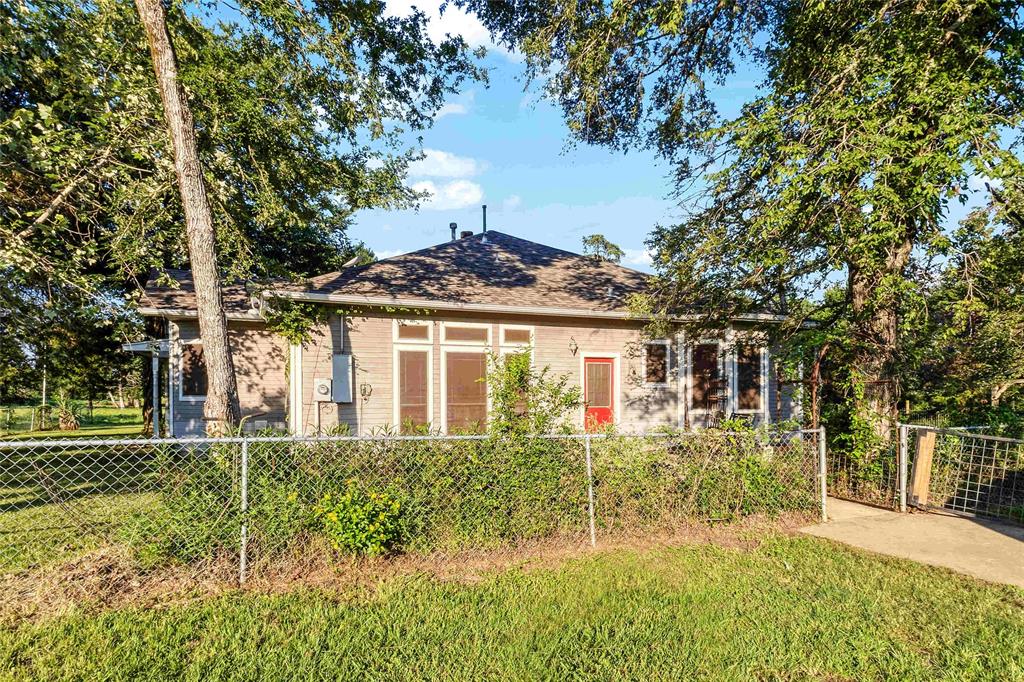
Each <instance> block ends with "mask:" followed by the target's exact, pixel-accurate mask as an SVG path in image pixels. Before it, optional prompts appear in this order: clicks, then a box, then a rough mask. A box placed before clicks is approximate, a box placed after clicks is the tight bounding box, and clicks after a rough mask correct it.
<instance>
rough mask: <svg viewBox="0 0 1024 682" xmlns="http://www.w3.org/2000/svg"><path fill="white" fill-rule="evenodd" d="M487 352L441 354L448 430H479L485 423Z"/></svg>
mask: <svg viewBox="0 0 1024 682" xmlns="http://www.w3.org/2000/svg"><path fill="white" fill-rule="evenodd" d="M486 380H487V356H486V355H485V354H484V353H480V352H455V351H449V352H447V353H446V355H445V419H446V422H447V423H446V426H447V427H448V433H480V432H483V431H484V429H485V428H486V426H487V383H486Z"/></svg>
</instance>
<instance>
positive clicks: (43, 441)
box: [0, 429, 820, 450]
mask: <svg viewBox="0 0 1024 682" xmlns="http://www.w3.org/2000/svg"><path fill="white" fill-rule="evenodd" d="M701 433H702V432H701V431H677V432H668V431H652V432H650V433H566V434H523V435H520V436H512V438H529V439H543V440H588V439H589V440H602V439H608V438H671V437H682V438H692V437H695V436H698V435H700V434H701ZM715 433H717V434H718V435H722V436H738V435H749V434H751V433H753V434H755V435H760V434H758V432H756V431H753V432H740V431H716V432H715ZM805 434H807V435H814V436H818V435H820V432H819V430H818V429H796V430H792V431H771V432H768V433H767V435H768V436H770V437H786V436H790V437H792V436H803V435H805ZM493 438H499V439H500V438H502V437H501V436H497V437H496V436H492V435H486V434H479V435H465V436H445V435H428V436H401V435H377V436H226V437H219V438H64V439H57V438H38V439H35V440H28V439H25V440H6V441H0V450H10V449H26V448H46V449H53V448H86V447H98V446H115V445H118V446H139V447H142V446H149V447H152V446H156V445H175V446H188V445H213V444H237V445H241V444H242V443H354V442H377V443H390V442H410V441H411V442H422V441H438V442H457V441H484V440H489V439H493Z"/></svg>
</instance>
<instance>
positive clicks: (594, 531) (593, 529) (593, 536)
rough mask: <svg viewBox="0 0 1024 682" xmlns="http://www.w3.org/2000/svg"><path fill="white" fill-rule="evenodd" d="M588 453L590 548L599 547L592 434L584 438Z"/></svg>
mask: <svg viewBox="0 0 1024 682" xmlns="http://www.w3.org/2000/svg"><path fill="white" fill-rule="evenodd" d="M583 446H584V449H585V450H586V453H587V511H588V513H589V515H590V546H591V547H597V527H596V523H595V519H594V465H593V462H592V461H591V459H590V434H589V433H588V434H587V435H585V436H584V437H583Z"/></svg>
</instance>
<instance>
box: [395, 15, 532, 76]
mask: <svg viewBox="0 0 1024 682" xmlns="http://www.w3.org/2000/svg"><path fill="white" fill-rule="evenodd" d="M414 7H415V8H416V9H418V10H420V11H421V12H423V13H424V14H425V15H427V35H428V36H430V39H431V40H433V41H434V42H435V43H437V42H440V41H442V40H444V39H445V37H446V36H447V35H449V34H451V35H453V36H454V35H461V36H462V38H463V39H464V40H465V41H466V43H467V44H468V45H469V46H470V47H485V48H487V49H488V50H490V51H494V52H497V53H499V54H503V55H505V56H506V57H508V58H509V59H512V60H513V61H518V60H519V57H518V56H517V55H515V54H513V53H511V52H509V51H508V50H507V49H505V48H504V47H501V46H499V45H496V44H495V43H492V42H491V35H490V33H488V32H487V29H486V28H484V25H483V24H481V23H480V20H479V19H477V18H476V17H475V16H473V15H472V14H469V13H467V12H464V11H463V10H461V9H459V8H458V7H455V6H453V5H451V4H449V5H448V6H447V7H445V10H444V12H441V2H437V3H431V2H429V1H428V2H420V3H417V2H412V1H410V0H386V2H385V9H384V13H385V14H386V15H387V16H392V17H405V16H409V15H410V14H411V13H412V10H413V8H414Z"/></svg>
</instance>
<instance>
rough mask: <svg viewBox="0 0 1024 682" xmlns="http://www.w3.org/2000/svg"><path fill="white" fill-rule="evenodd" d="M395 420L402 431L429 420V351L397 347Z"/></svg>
mask: <svg viewBox="0 0 1024 682" xmlns="http://www.w3.org/2000/svg"><path fill="white" fill-rule="evenodd" d="M398 424H399V427H400V429H401V431H402V433H403V434H410V433H417V432H419V431H420V430H421V429H422V428H423V427H424V426H427V425H429V424H430V351H429V350H399V351H398Z"/></svg>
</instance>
